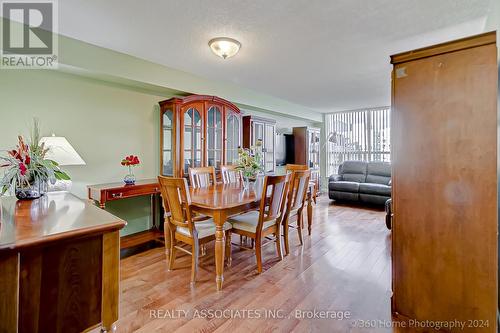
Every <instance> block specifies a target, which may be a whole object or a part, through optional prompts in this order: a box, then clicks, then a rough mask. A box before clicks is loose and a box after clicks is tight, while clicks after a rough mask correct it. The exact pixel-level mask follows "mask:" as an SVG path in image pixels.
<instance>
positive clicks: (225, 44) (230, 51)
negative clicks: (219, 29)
mask: <svg viewBox="0 0 500 333" xmlns="http://www.w3.org/2000/svg"><path fill="white" fill-rule="evenodd" d="M208 46H210V49H211V50H212V52H213V53H215V54H216V55H218V56H219V57H221V58H224V59H227V58H231V57H232V56H234V55H235V54H236V53H238V51H239V50H240V48H241V43H240V42H238V41H237V40H236V39H233V38H228V37H217V38H214V39H211V40H210V41H209V42H208Z"/></svg>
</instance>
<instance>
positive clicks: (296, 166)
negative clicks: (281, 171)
mask: <svg viewBox="0 0 500 333" xmlns="http://www.w3.org/2000/svg"><path fill="white" fill-rule="evenodd" d="M285 170H286V171H287V172H289V171H290V172H294V171H304V170H309V168H308V167H307V165H304V164H287V165H286V166H285Z"/></svg>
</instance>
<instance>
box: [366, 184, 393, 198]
mask: <svg viewBox="0 0 500 333" xmlns="http://www.w3.org/2000/svg"><path fill="white" fill-rule="evenodd" d="M359 193H366V194H375V195H383V196H387V197H390V196H391V187H390V186H388V185H383V184H373V183H362V184H359Z"/></svg>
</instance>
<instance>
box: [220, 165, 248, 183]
mask: <svg viewBox="0 0 500 333" xmlns="http://www.w3.org/2000/svg"><path fill="white" fill-rule="evenodd" d="M220 172H221V174H222V182H223V183H224V184H233V183H238V182H240V183H241V182H243V175H242V173H241V171H240V170H238V169H236V165H222V166H221V167H220Z"/></svg>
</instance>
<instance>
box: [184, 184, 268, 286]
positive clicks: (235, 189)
mask: <svg viewBox="0 0 500 333" xmlns="http://www.w3.org/2000/svg"><path fill="white" fill-rule="evenodd" d="M262 186H263V185H262V183H261V182H255V183H253V184H250V186H248V187H247V188H245V187H244V186H243V184H242V183H232V184H215V185H212V186H208V187H200V188H190V189H189V192H190V195H191V209H192V210H193V211H195V212H197V213H200V214H203V215H205V216H210V217H212V218H213V220H214V223H215V228H216V231H215V271H216V278H215V282H216V285H217V290H218V291H219V290H221V289H222V284H223V282H224V257H225V253H224V249H225V246H224V244H225V233H224V229H223V225H224V223H225V222H226V220H227V219H228V218H229V217H231V216H233V215H237V214H241V213H243V212H246V211H249V210H253V209H258V207H259V204H260V200H261V196H262Z"/></svg>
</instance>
